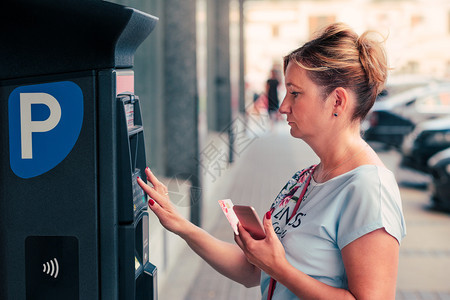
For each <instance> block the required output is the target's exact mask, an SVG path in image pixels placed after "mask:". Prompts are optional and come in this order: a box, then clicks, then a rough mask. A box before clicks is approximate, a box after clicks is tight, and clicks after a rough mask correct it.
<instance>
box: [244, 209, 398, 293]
mask: <svg viewBox="0 0 450 300" xmlns="http://www.w3.org/2000/svg"><path fill="white" fill-rule="evenodd" d="M264 227H265V230H266V235H267V236H266V238H265V239H264V240H259V241H256V240H254V239H252V238H251V236H250V235H249V234H248V232H246V231H245V229H244V228H243V227H242V226H239V236H235V240H236V243H238V245H239V246H240V247H241V249H242V250H243V251H244V253H245V254H246V256H247V258H248V260H249V261H250V262H251V263H253V264H254V265H256V266H258V267H259V268H260V269H261V270H263V271H265V272H266V273H267V274H269V275H270V276H272V277H273V278H274V279H275V280H277V281H278V282H280V283H281V284H283V285H284V286H286V287H287V288H288V289H289V290H290V291H291V292H293V293H294V294H295V295H297V296H298V297H299V298H301V299H383V300H384V299H395V282H396V277H397V266H398V249H399V245H398V243H397V241H396V240H395V238H393V237H392V236H390V235H389V234H388V233H387V232H386V231H385V230H384V229H378V230H375V231H373V232H371V233H369V234H366V235H364V236H362V237H360V238H359V239H356V240H355V241H353V242H351V243H350V244H348V245H347V246H346V247H344V248H343V249H342V258H343V261H344V265H345V270H346V273H347V277H348V283H349V290H345V289H339V288H335V287H331V286H329V285H326V284H324V283H322V282H320V281H318V280H316V279H314V278H312V277H311V276H308V275H307V274H305V273H303V272H302V271H300V270H298V269H296V268H295V267H293V266H292V265H291V264H290V263H289V262H288V261H287V259H286V256H285V252H284V248H283V245H282V244H281V242H280V241H279V240H278V237H277V236H276V234H275V232H274V231H273V227H272V222H271V220H270V216H269V218H267V216H266V218H264Z"/></svg>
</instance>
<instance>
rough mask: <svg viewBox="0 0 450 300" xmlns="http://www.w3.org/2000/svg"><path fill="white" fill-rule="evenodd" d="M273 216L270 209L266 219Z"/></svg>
mask: <svg viewBox="0 0 450 300" xmlns="http://www.w3.org/2000/svg"><path fill="white" fill-rule="evenodd" d="M271 217H272V212H271V211H270V210H269V211H268V212H266V219H270V218H271Z"/></svg>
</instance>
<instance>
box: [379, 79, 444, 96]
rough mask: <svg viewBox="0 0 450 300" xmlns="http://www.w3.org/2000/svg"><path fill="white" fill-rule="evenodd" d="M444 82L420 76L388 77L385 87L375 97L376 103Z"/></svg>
mask: <svg viewBox="0 0 450 300" xmlns="http://www.w3.org/2000/svg"><path fill="white" fill-rule="evenodd" d="M443 82H444V81H443V80H441V79H439V78H436V77H434V76H428V75H420V74H400V75H390V76H389V77H388V80H387V82H386V85H385V87H384V89H383V91H381V93H380V94H379V95H378V97H377V101H383V100H385V99H388V98H389V97H392V96H395V95H397V94H400V93H402V92H406V91H408V90H411V89H414V88H418V87H423V86H427V85H430V84H436V83H443Z"/></svg>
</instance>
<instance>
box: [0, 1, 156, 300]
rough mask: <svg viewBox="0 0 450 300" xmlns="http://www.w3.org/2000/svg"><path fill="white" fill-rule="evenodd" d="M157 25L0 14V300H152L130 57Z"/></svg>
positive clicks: (55, 4)
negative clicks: (0, 42)
mask: <svg viewBox="0 0 450 300" xmlns="http://www.w3.org/2000/svg"><path fill="white" fill-rule="evenodd" d="M156 22H157V19H156V18H155V17H153V16H151V15H148V14H146V13H143V12H140V11H137V10H135V9H132V8H128V7H124V6H121V5H117V4H113V3H108V2H105V1H96V0H83V1H82V0H58V1H54V0H39V1H33V0H16V1H3V2H2V3H1V4H0V26H1V28H2V30H1V33H0V40H1V41H2V46H1V47H0V105H1V107H0V125H1V126H0V165H1V168H0V299H5V300H6V299H7V300H13V299H14V300H16V299H19V300H20V299H27V300H35V299H37V300H39V299H45V300H53V299H57V300H59V299H64V300H72V299H73V300H79V299H82V300H85V299H105V300H106V299H107V300H111V299H120V300H122V299H123V300H134V299H136V300H141V299H157V289H156V278H157V272H156V267H155V266H154V265H153V264H151V255H150V254H151V253H149V233H148V232H149V220H148V218H149V216H148V212H147V197H146V195H144V193H143V191H142V189H140V188H139V186H138V185H137V182H136V178H137V177H138V176H140V177H141V178H145V176H144V173H143V172H144V169H145V166H146V159H145V143H144V128H143V126H142V117H143V116H142V115H141V109H140V107H141V106H140V103H141V101H146V99H140V98H139V96H138V95H135V94H134V73H133V69H132V67H133V59H134V52H135V50H136V48H137V47H138V46H139V45H140V44H141V43H142V41H143V40H144V39H145V38H146V37H147V36H148V35H149V34H150V32H151V31H152V30H153V28H154V26H155V24H156Z"/></svg>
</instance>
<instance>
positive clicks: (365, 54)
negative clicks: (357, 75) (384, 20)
mask: <svg viewBox="0 0 450 300" xmlns="http://www.w3.org/2000/svg"><path fill="white" fill-rule="evenodd" d="M374 33H376V32H374V31H366V32H364V33H363V34H362V35H361V36H360V37H359V38H358V39H357V40H356V46H357V48H358V51H359V61H360V62H361V65H362V67H363V69H364V72H365V73H366V75H367V78H368V80H369V84H370V85H372V86H374V87H375V88H376V90H377V93H379V92H381V91H382V89H383V87H384V83H385V81H386V78H387V71H388V67H387V58H386V53H385V51H384V48H383V46H382V43H383V42H384V40H382V41H377V40H376V39H374V38H372V37H371V36H370V35H372V34H374ZM380 36H381V35H380Z"/></svg>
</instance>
